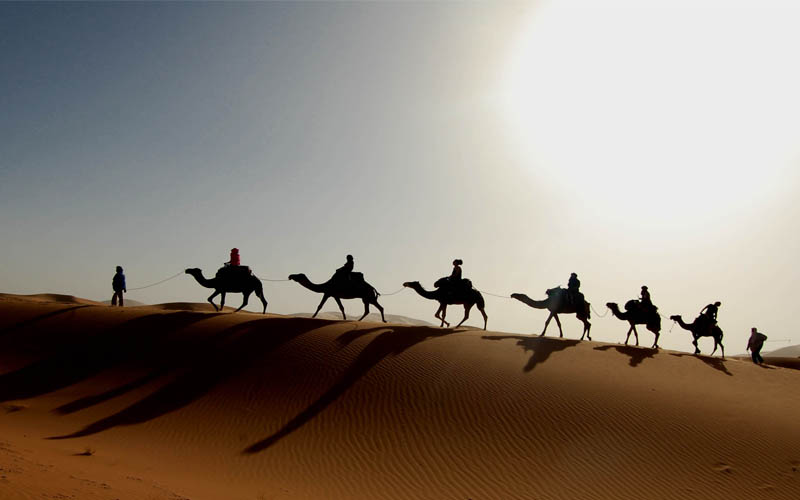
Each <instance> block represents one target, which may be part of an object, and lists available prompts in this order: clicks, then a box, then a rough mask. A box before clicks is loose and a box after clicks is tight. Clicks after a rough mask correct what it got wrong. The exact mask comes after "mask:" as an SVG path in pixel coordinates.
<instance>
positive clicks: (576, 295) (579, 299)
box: [567, 273, 584, 309]
mask: <svg viewBox="0 0 800 500" xmlns="http://www.w3.org/2000/svg"><path fill="white" fill-rule="evenodd" d="M580 288H581V280H579V279H578V275H577V274H575V273H572V274H570V275H569V280H568V281H567V302H569V303H570V304H571V305H573V306H575V308H576V309H580V308H581V307H582V304H583V302H584V301H583V294H582V293H581V291H580Z"/></svg>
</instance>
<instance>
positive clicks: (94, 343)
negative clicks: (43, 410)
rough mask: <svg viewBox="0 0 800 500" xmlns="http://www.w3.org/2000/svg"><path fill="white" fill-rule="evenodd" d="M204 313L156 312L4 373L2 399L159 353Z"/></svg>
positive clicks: (61, 384)
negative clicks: (161, 347)
mask: <svg viewBox="0 0 800 500" xmlns="http://www.w3.org/2000/svg"><path fill="white" fill-rule="evenodd" d="M209 317H210V316H209V315H208V314H204V313H194V312H179V313H171V314H152V315H148V316H142V317H139V318H136V319H132V320H130V321H127V322H125V323H122V324H121V325H116V326H114V327H112V328H108V329H106V330H102V331H100V332H99V333H96V334H94V335H92V336H90V337H88V338H85V339H82V340H81V341H78V342H73V343H71V344H69V343H68V344H65V345H64V346H63V347H60V346H59V349H58V352H57V354H55V355H52V356H50V357H45V358H43V359H39V360H38V361H34V362H33V363H31V364H29V365H27V366H25V367H23V368H20V369H18V370H15V371H12V372H9V373H6V374H3V375H0V402H3V401H9V400H14V399H28V398H33V397H36V396H40V395H42V394H47V393H50V392H53V391H56V390H59V389H63V388H65V387H69V386H70V385H73V384H77V383H79V382H81V381H83V380H85V379H88V378H91V377H93V376H95V375H97V374H98V373H100V372H102V371H104V370H107V369H110V368H113V367H114V366H117V365H119V364H122V363H125V362H127V361H130V360H134V359H135V360H139V359H140V358H145V359H146V358H148V357H149V356H151V355H152V354H151V353H152V352H157V351H158V349H159V347H160V346H161V345H162V344H163V342H164V341H165V339H166V338H169V336H170V332H173V331H176V330H180V329H182V328H184V327H186V326H188V325H190V324H192V323H194V322H196V321H200V320H203V319H207V318H209Z"/></svg>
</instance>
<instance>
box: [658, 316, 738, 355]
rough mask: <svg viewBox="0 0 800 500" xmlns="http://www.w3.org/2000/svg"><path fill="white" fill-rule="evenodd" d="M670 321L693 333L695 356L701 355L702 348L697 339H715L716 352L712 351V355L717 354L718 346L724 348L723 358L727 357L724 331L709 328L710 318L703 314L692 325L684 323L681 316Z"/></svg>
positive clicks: (716, 327) (717, 327)
mask: <svg viewBox="0 0 800 500" xmlns="http://www.w3.org/2000/svg"><path fill="white" fill-rule="evenodd" d="M669 319H671V320H672V321H675V322H677V323H678V325H680V327H681V328H683V329H684V330H689V331H690V332H692V338H693V340H692V344H693V345H694V353H695V354H700V348H699V347H697V339H699V338H700V337H712V338H713V339H714V350H713V351H711V355H712V356H713V355H714V353H715V352H717V346H719V347H720V348H722V357H723V358H724V357H725V346H723V345H722V329H721V328H720V327H719V326H717V325H712V326H711V328H709V327H708V318H706V317H705V316H704V315H703V314H701V315H699V316H698V317H697V318H696V319H695V320H694V322H692V323H686V322H685V321H683V318H681V316H680V315H679V314H676V315H673V316H670V317H669Z"/></svg>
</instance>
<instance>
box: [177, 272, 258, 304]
mask: <svg viewBox="0 0 800 500" xmlns="http://www.w3.org/2000/svg"><path fill="white" fill-rule="evenodd" d="M223 269H224V268H223ZM220 271H223V270H222V269H220ZM220 271H217V275H216V276H215V277H214V278H211V279H206V278H205V277H203V271H201V270H200V269H197V268H192V269H187V270H186V271H185V272H186V274H189V275H191V276H192V277H193V278H194V279H196V280H197V282H198V283H200V285H202V286H204V287H206V288H213V289H214V293H213V294H211V297H209V298H208V301H209V302H210V303H211V305H212V306H214V310H215V311H221V310H222V308H223V307H225V294H226V293H241V294H242V295H243V296H244V301H243V302H242V305H241V306H239V309H237V310H236V311H234V312H239V311H241V310H242V308H243V307H244V306H246V305H247V301H248V300H249V299H250V294H251V293H253V292H256V297H258V298H259V299H261V303H262V304H264V311H263V313H266V312H267V299H265V298H264V290H263V287H262V286H261V280H260V279H258V278H257V277H256V276H254V275H253V274H246V273H244V272H236V271H238V269H231V271H233V272H220ZM220 294H222V299H221V300H220V305H219V307H217V305H216V304H214V300H213V299H214V297H216V296H217V295H220Z"/></svg>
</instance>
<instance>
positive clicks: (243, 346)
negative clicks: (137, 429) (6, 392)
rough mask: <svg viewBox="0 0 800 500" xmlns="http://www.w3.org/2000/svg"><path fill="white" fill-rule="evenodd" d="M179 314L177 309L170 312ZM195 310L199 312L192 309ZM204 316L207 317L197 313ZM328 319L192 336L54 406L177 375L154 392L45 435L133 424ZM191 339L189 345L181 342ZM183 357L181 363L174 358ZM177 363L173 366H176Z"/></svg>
mask: <svg viewBox="0 0 800 500" xmlns="http://www.w3.org/2000/svg"><path fill="white" fill-rule="evenodd" d="M175 314H181V313H175ZM192 314H198V313H192ZM200 315H201V316H203V317H211V316H213V315H208V314H206V313H200ZM331 323H333V321H325V320H309V319H304V318H268V319H259V320H253V321H247V322H244V323H239V324H237V325H235V326H233V327H231V328H228V329H226V330H223V331H221V332H218V333H216V334H214V335H212V336H211V337H209V338H207V339H191V340H189V341H188V342H187V341H184V342H183V343H180V344H179V345H176V346H174V347H173V348H171V349H169V348H168V349H166V350H165V351H164V352H163V353H162V354H161V355H160V356H159V357H158V358H157V359H154V361H155V365H156V366H155V368H154V369H153V370H152V371H151V372H150V373H149V374H147V375H145V376H143V377H141V378H139V379H138V380H135V381H133V382H130V383H128V384H125V385H122V386H120V387H119V388H116V389H113V390H111V391H107V392H105V393H102V394H98V395H96V396H91V397H88V398H82V399H79V400H77V401H74V402H72V403H69V404H66V405H63V406H61V407H59V408H57V409H56V410H57V411H59V412H60V413H70V412H72V411H77V410H79V409H83V408H86V407H88V406H91V405H93V404H97V403H100V402H103V401H106V400H108V399H111V398H113V397H116V396H119V395H120V394H124V393H125V392H127V391H130V390H132V389H134V388H136V387H140V386H142V385H144V384H146V383H147V382H149V381H151V380H154V379H155V378H157V377H159V376H162V375H165V374H167V373H168V372H170V371H178V374H177V376H176V377H175V378H174V379H172V380H171V381H170V382H168V383H166V384H165V385H164V386H162V387H161V388H159V389H157V390H156V391H155V392H153V393H151V394H150V395H148V396H147V397H145V398H143V399H141V400H140V401H138V402H136V403H134V404H132V405H130V406H128V407H127V408H125V409H124V410H121V411H119V412H117V413H115V414H113V415H111V416H109V417H106V418H103V419H101V420H98V421H96V422H94V423H92V424H90V425H88V426H86V427H85V428H83V429H81V430H79V431H77V432H74V433H72V434H68V435H64V436H54V437H51V438H49V439H69V438H76V437H83V436H88V435H91V434H96V433H98V432H103V431H105V430H108V429H110V428H112V427H116V426H120V425H135V424H141V423H144V422H147V421H149V420H152V419H155V418H158V417H160V416H162V415H165V414H167V413H170V412H173V411H176V410H179V409H181V408H183V407H185V406H187V405H189V404H190V403H192V402H194V401H196V400H197V399H199V398H201V397H202V396H203V395H205V394H206V393H208V392H209V391H210V390H212V389H213V388H214V387H215V386H216V385H218V384H220V383H221V382H224V381H225V380H227V379H229V378H230V377H232V376H234V375H236V374H238V373H241V372H242V371H244V370H247V369H248V368H249V367H250V366H252V365H253V364H254V363H255V362H257V361H258V360H259V359H263V356H264V354H265V353H267V352H270V351H272V350H274V349H276V348H277V347H279V346H281V345H282V344H284V343H286V342H288V341H290V340H292V339H294V338H296V337H298V336H300V335H302V334H304V333H307V332H310V331H312V330H316V329H318V328H321V327H323V326H326V325H329V324H331ZM187 344H191V347H189V349H188V351H187V349H186V345H187ZM180 359H185V360H186V362H184V363H177V365H176V363H175V361H176V360H180ZM176 368H177V369H176Z"/></svg>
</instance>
